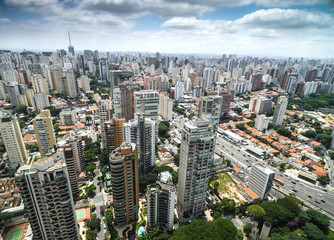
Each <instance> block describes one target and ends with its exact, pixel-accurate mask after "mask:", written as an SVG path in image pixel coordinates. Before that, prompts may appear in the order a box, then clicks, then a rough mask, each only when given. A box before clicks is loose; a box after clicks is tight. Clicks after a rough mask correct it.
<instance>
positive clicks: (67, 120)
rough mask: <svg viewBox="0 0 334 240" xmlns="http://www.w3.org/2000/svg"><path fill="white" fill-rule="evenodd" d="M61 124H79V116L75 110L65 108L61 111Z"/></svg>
mask: <svg viewBox="0 0 334 240" xmlns="http://www.w3.org/2000/svg"><path fill="white" fill-rule="evenodd" d="M59 118H60V125H62V126H72V125H75V124H77V121H78V117H77V112H76V111H75V110H63V111H61V112H60V113H59Z"/></svg>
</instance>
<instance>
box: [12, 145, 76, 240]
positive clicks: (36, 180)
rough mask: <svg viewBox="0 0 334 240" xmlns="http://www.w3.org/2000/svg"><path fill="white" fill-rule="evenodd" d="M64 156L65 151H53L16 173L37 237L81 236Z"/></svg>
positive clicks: (68, 239) (69, 238)
mask: <svg viewBox="0 0 334 240" xmlns="http://www.w3.org/2000/svg"><path fill="white" fill-rule="evenodd" d="M64 158H65V157H64V152H57V153H53V155H49V156H46V157H43V158H42V159H40V160H38V161H37V162H34V163H33V164H31V165H24V166H22V167H20V168H19V169H18V171H17V173H16V175H15V181H16V184H17V185H18V186H19V188H20V193H21V194H22V198H23V202H24V210H25V215H26V217H28V218H29V222H30V225H31V228H32V231H33V234H34V239H43V240H48V239H64V240H65V239H66V240H72V239H73V240H75V239H77V240H79V239H80V236H79V230H78V224H77V220H76V217H75V210H74V203H73V197H72V190H71V184H70V179H69V174H68V171H67V165H66V162H65V159H64Z"/></svg>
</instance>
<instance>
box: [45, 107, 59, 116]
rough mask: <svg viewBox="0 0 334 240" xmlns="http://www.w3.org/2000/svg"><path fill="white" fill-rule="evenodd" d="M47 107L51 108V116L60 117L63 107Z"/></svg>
mask: <svg viewBox="0 0 334 240" xmlns="http://www.w3.org/2000/svg"><path fill="white" fill-rule="evenodd" d="M46 109H49V110H50V113H51V116H52V117H58V116H59V113H60V112H61V109H57V108H55V107H54V106H48V107H46Z"/></svg>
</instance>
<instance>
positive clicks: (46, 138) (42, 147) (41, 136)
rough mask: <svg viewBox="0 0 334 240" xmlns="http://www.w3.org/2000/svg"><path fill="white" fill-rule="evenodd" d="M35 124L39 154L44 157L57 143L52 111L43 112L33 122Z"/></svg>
mask: <svg viewBox="0 0 334 240" xmlns="http://www.w3.org/2000/svg"><path fill="white" fill-rule="evenodd" d="M33 124H34V131H35V135H36V139H37V143H38V148H39V153H40V154H41V156H42V157H44V155H45V154H46V153H47V152H48V151H49V150H50V149H52V148H53V147H54V144H55V143H56V137H55V134H54V129H53V124H52V119H51V113H50V110H49V109H46V110H41V111H40V112H39V115H37V116H36V117H35V119H34V120H33Z"/></svg>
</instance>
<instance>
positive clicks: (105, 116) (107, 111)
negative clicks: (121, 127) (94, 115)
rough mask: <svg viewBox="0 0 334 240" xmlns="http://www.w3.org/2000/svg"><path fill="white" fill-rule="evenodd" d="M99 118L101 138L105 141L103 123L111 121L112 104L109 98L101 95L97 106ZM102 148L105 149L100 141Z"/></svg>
mask: <svg viewBox="0 0 334 240" xmlns="http://www.w3.org/2000/svg"><path fill="white" fill-rule="evenodd" d="M98 107H99V117H100V123H101V138H102V139H106V137H105V132H104V129H105V128H104V123H105V122H106V121H109V120H111V119H112V117H113V114H112V102H111V99H110V98H109V96H107V95H103V96H102V99H101V101H100V104H99V106H98ZM102 148H105V146H104V144H103V141H102Z"/></svg>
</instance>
